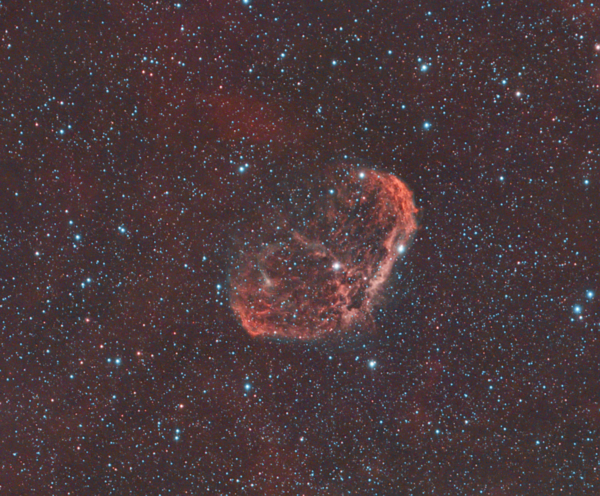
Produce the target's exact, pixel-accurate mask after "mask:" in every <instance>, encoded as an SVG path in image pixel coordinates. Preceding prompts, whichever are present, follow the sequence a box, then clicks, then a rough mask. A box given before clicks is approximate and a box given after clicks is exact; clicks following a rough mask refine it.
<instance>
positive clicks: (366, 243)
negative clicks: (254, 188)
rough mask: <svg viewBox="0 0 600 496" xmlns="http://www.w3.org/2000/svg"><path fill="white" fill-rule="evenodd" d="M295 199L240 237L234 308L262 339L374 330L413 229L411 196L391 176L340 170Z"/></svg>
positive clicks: (271, 211) (267, 214) (346, 168)
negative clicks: (380, 305) (380, 304)
mask: <svg viewBox="0 0 600 496" xmlns="http://www.w3.org/2000/svg"><path fill="white" fill-rule="evenodd" d="M293 193H298V192H297V191H294V192H293ZM292 196H293V194H292V193H290V201H288V202H281V203H280V204H278V205H277V206H275V207H271V208H270V209H269V210H267V211H266V212H264V214H263V219H262V222H261V225H260V226H259V227H257V228H256V229H252V230H251V231H252V232H251V233H249V235H248V236H246V238H245V239H244V241H243V244H242V247H241V250H240V254H239V257H238V258H237V260H236V263H235V264H234V266H233V268H232V271H231V279H230V284H231V285H230V291H231V294H230V301H231V307H232V309H233V311H234V313H235V314H236V316H237V317H238V319H239V320H240V322H241V324H242V326H243V327H244V329H246V331H247V332H248V333H249V334H250V335H251V336H255V337H263V338H280V339H293V340H314V339H322V338H326V337H328V336H333V335H340V334H343V333H345V332H358V333H362V332H366V331H368V330H370V329H372V327H373V317H372V312H373V309H374V307H375V306H376V305H377V303H378V302H380V300H381V298H380V297H381V295H382V293H383V291H384V289H385V287H386V283H387V281H388V280H389V277H390V274H391V273H392V270H393V266H394V263H395V262H396V260H397V259H398V257H399V256H401V255H402V254H403V253H404V252H405V251H406V249H407V248H408V245H409V244H410V241H411V239H412V237H413V235H414V233H415V231H416V228H417V222H416V214H417V208H416V207H415V204H414V200H413V194H412V192H411V191H410V190H409V189H408V187H407V186H406V184H404V183H403V182H402V181H401V180H400V179H399V178H397V177H396V176H394V175H392V174H388V173H384V172H378V171H375V170H371V169H365V168H353V167H349V166H343V167H337V168H335V169H333V170H332V171H331V172H330V173H328V174H327V175H326V177H325V179H324V180H323V181H319V187H318V188H315V187H314V185H313V186H312V187H308V188H306V191H302V192H301V193H300V196H299V198H300V199H298V198H293V199H291V197H292ZM296 196H298V195H296Z"/></svg>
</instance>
